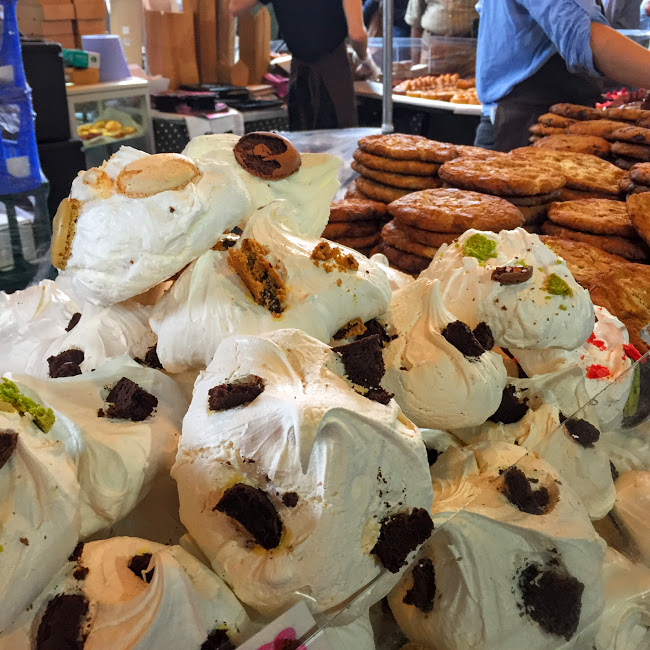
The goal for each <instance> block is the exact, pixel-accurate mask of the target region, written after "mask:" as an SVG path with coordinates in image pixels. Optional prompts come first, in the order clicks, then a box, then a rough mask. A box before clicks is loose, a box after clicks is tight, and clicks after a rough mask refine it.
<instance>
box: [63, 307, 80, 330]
mask: <svg viewBox="0 0 650 650" xmlns="http://www.w3.org/2000/svg"><path fill="white" fill-rule="evenodd" d="M80 320H81V312H80V311H78V312H76V313H74V314H72V318H71V319H70V320H69V321H68V324H67V326H66V328H65V331H66V332H71V331H72V330H73V329H74V328H75V327H76V326H77V323H78V322H79V321H80Z"/></svg>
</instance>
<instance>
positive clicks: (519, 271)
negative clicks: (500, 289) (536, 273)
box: [492, 266, 533, 285]
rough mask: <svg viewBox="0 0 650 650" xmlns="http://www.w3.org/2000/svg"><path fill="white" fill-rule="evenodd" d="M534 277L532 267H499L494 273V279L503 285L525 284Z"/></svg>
mask: <svg viewBox="0 0 650 650" xmlns="http://www.w3.org/2000/svg"><path fill="white" fill-rule="evenodd" d="M532 277H533V267H532V266H497V267H496V269H494V271H492V279H493V280H494V281H495V282H498V283H499V284H501V285H508V284H523V283H524V282H528V280H530V279H531V278H532Z"/></svg>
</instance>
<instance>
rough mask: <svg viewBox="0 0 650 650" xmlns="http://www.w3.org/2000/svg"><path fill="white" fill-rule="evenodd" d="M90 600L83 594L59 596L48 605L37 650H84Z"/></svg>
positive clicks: (40, 629)
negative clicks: (85, 626) (85, 624)
mask: <svg viewBox="0 0 650 650" xmlns="http://www.w3.org/2000/svg"><path fill="white" fill-rule="evenodd" d="M87 614H88V600H87V599H86V598H85V597H84V596H82V595H81V594H59V595H58V596H54V598H52V600H50V602H49V603H48V604H47V607H46V608H45V612H44V613H43V617H42V618H41V622H40V625H39V626H38V633H37V636H36V650H62V649H63V648H65V650H83V647H84V645H85V642H86V636H87V633H84V623H85V619H86V615H87Z"/></svg>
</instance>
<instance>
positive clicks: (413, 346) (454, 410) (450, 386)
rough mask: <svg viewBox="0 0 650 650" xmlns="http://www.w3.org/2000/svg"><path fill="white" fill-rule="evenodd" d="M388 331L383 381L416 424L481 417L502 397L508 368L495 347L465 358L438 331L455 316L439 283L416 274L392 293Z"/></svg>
mask: <svg viewBox="0 0 650 650" xmlns="http://www.w3.org/2000/svg"><path fill="white" fill-rule="evenodd" d="M383 318H384V320H386V321H387V323H388V330H389V332H390V334H397V338H395V339H394V340H392V341H391V342H390V343H389V344H388V345H387V346H386V348H385V349H384V362H385V364H386V374H385V375H384V379H383V380H382V386H383V387H384V388H385V389H386V390H388V391H389V392H391V393H394V394H395V401H396V402H397V403H398V404H399V405H400V406H401V408H402V410H403V411H404V414H405V415H406V416H407V417H408V418H410V419H411V420H413V422H414V423H415V424H417V425H418V426H420V427H428V428H432V429H435V428H441V429H450V428H457V427H463V426H472V425H475V424H480V423H483V422H485V420H486V419H487V418H488V417H489V416H490V415H492V413H494V412H495V411H496V410H497V408H498V407H499V404H500V402H501V394H502V391H503V388H504V386H505V384H506V370H505V367H504V365H503V361H502V360H501V357H500V356H499V355H498V354H497V353H496V352H491V351H490V352H484V353H483V354H481V356H480V357H471V358H470V357H466V356H464V355H463V353H462V352H460V351H459V350H458V349H457V348H456V347H454V346H453V345H452V344H451V343H449V342H448V341H447V340H446V339H445V338H444V337H443V336H442V334H441V332H442V331H443V330H444V329H445V327H446V326H447V325H448V324H449V323H451V322H453V321H456V320H457V318H456V317H455V316H454V315H453V314H451V313H450V312H449V311H448V310H447V309H446V308H445V306H444V304H443V302H442V298H441V295H440V282H439V281H437V280H436V281H434V282H432V281H430V280H427V279H425V278H420V279H419V280H417V281H416V282H415V283H413V284H412V285H409V286H407V287H405V288H404V289H401V290H400V291H397V292H395V294H394V295H393V299H392V301H391V304H390V310H389V312H388V313H387V314H386V315H385V316H384V317H383Z"/></svg>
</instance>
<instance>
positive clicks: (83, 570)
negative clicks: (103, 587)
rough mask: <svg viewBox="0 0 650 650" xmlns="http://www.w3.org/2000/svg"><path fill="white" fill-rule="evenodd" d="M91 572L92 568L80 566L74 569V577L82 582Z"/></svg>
mask: <svg viewBox="0 0 650 650" xmlns="http://www.w3.org/2000/svg"><path fill="white" fill-rule="evenodd" d="M89 573H90V569H89V568H88V567H85V566H80V567H77V568H76V569H75V570H74V573H73V574H72V577H73V578H74V579H75V580H79V582H81V581H82V580H85V579H86V577H87V576H88V574H89Z"/></svg>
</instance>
